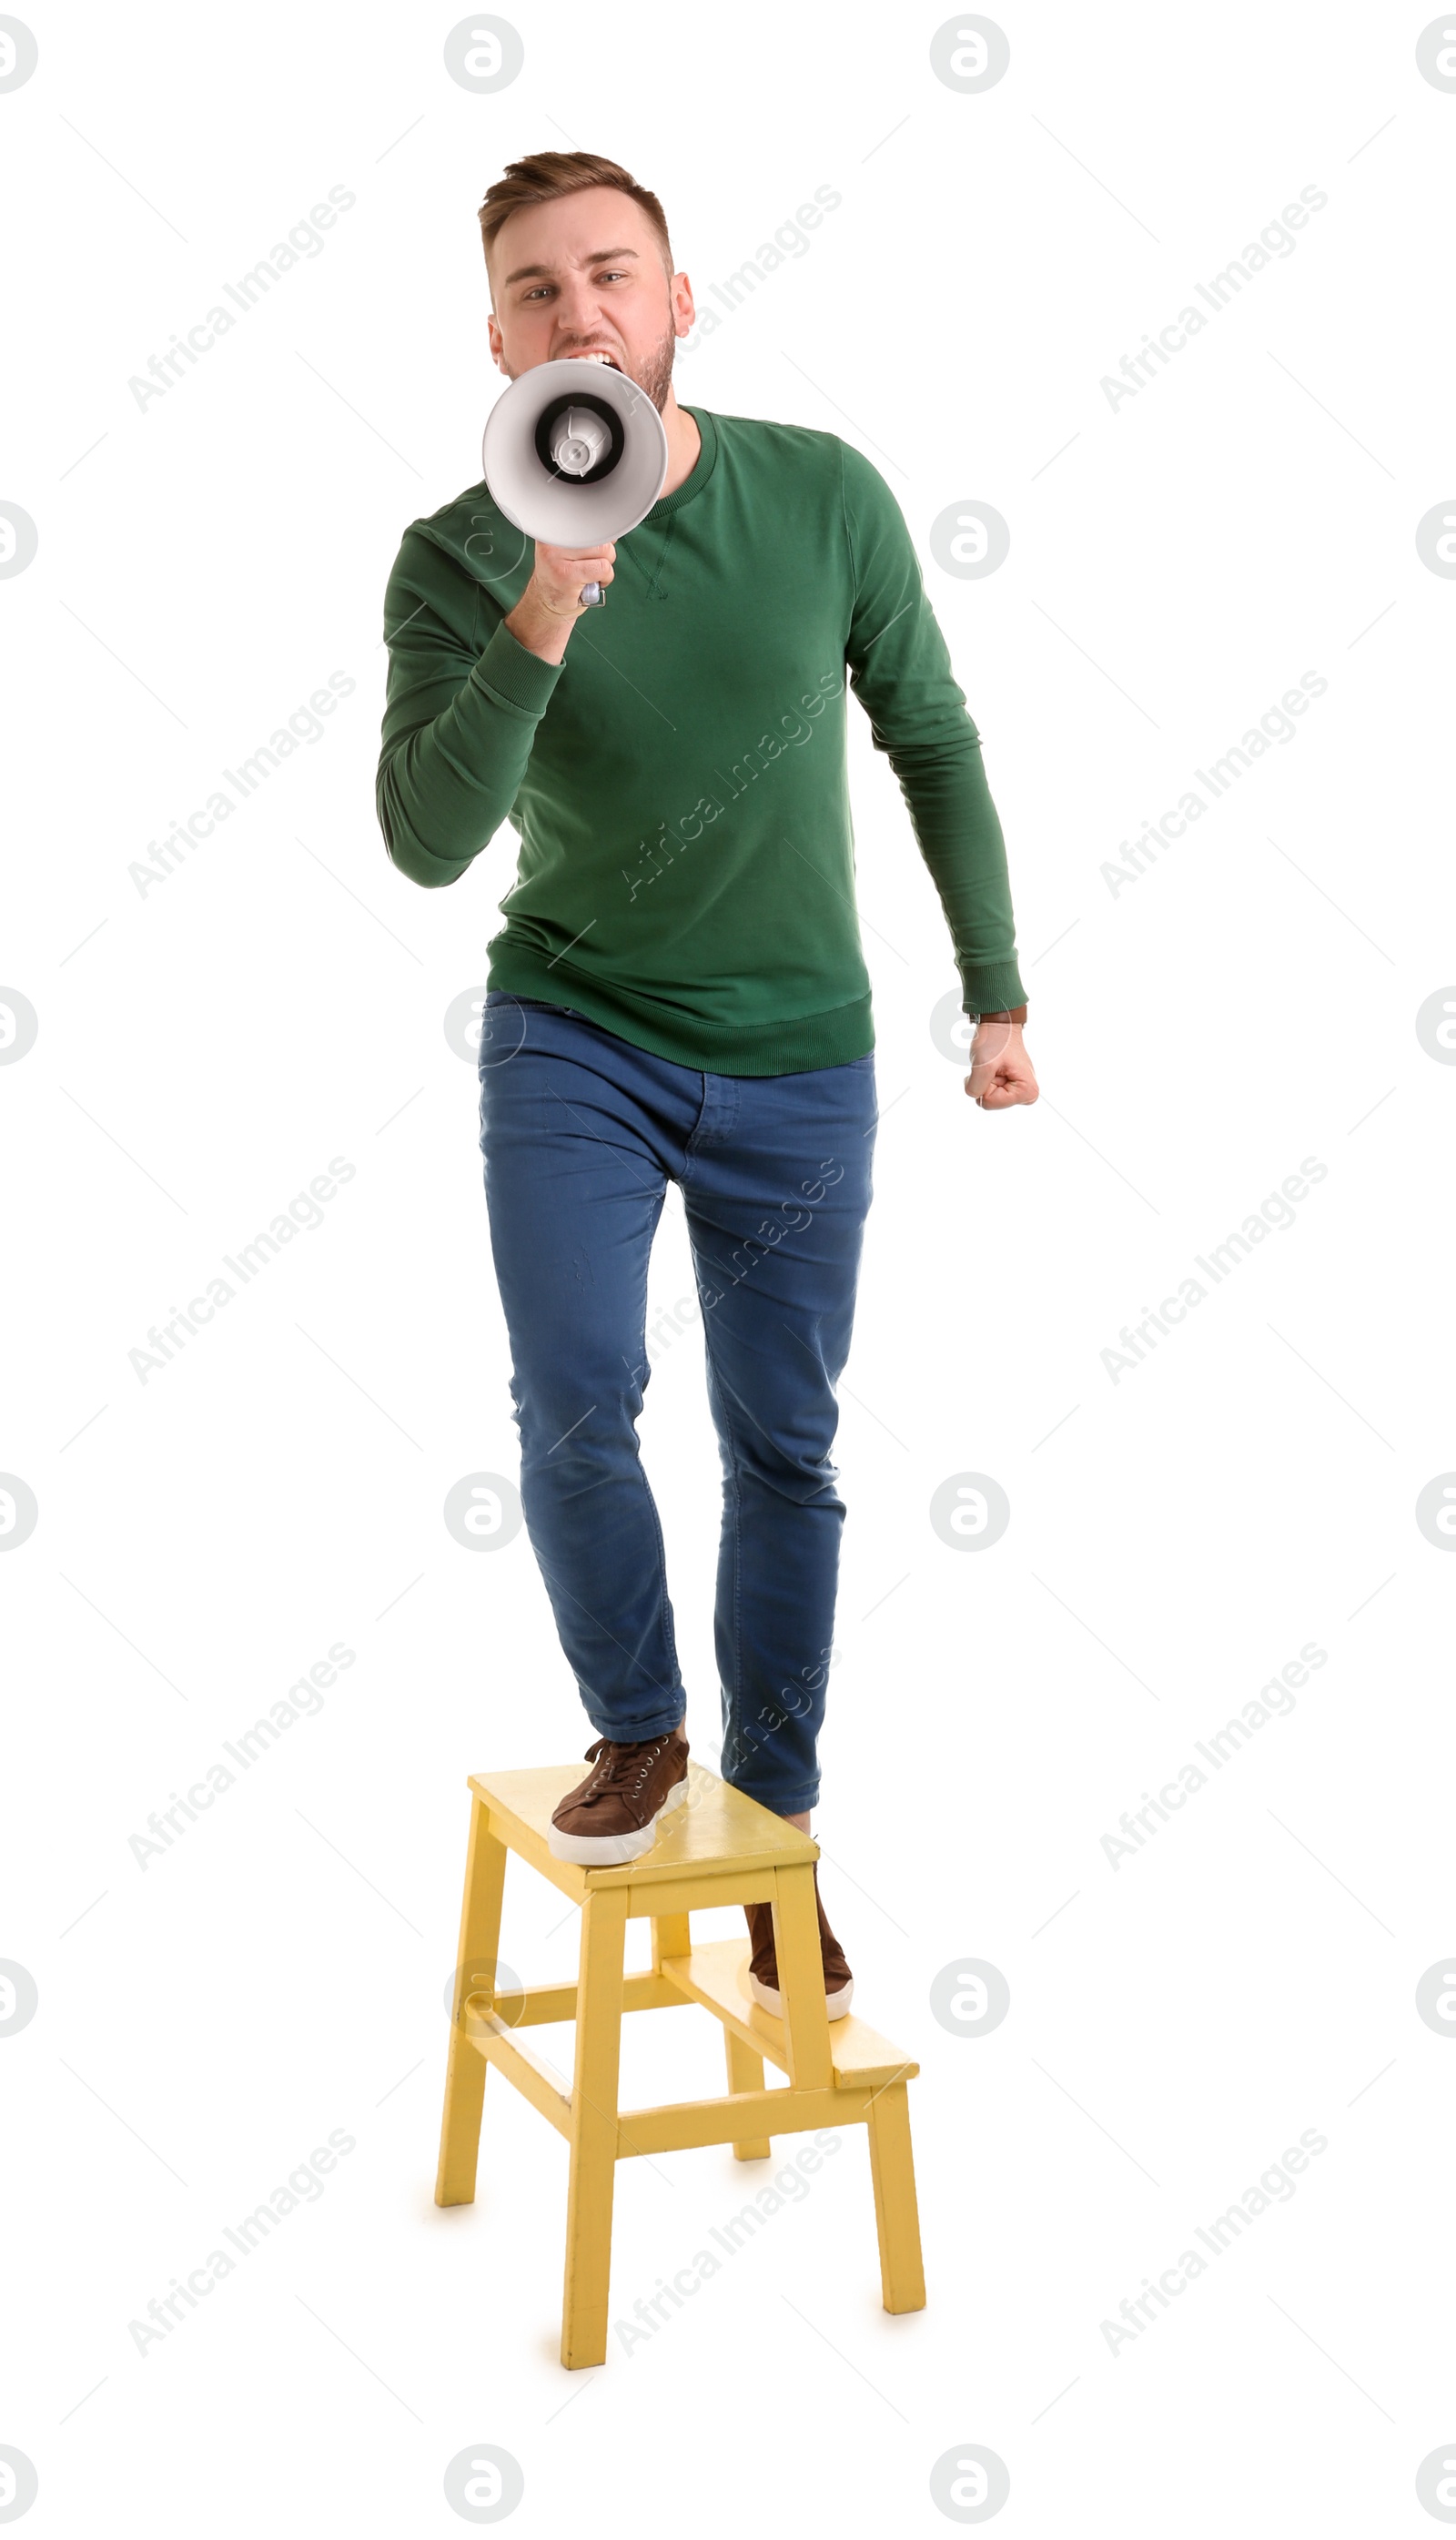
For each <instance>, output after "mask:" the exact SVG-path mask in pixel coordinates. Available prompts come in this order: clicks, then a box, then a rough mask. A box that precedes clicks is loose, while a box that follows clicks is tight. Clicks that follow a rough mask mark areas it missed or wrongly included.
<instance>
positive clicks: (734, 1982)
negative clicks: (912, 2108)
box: [662, 1940, 920, 2090]
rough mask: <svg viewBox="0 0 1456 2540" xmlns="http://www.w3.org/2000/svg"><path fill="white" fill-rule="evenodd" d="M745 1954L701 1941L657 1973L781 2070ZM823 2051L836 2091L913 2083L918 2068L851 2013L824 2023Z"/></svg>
mask: <svg viewBox="0 0 1456 2540" xmlns="http://www.w3.org/2000/svg"><path fill="white" fill-rule="evenodd" d="M751 1956H752V1949H751V1947H750V1944H749V1942H748V1941H747V1940H704V1941H700V1942H699V1944H698V1946H697V1947H696V1948H694V1949H691V1950H689V1952H688V1954H687V1956H686V1957H681V1958H664V1959H663V1960H662V1973H663V1975H664V1976H666V1977H667V1978H668V1980H669V1982H671V1983H672V1984H674V1985H676V1987H677V1988H678V1991H679V1992H680V1993H681V1994H682V1995H683V1997H684V1999H685V2000H686V2001H688V2002H697V2003H701V2004H702V2006H703V2008H704V2010H705V2011H713V2012H714V2013H715V2014H716V2015H717V2017H718V2018H719V2019H721V2020H722V2021H723V2024H724V2026H725V2027H726V2028H728V2029H731V2031H732V2033H733V2035H734V2036H735V2037H737V2038H739V2039H741V2041H742V2043H743V2044H744V2045H745V2046H749V2047H751V2048H752V2049H753V2051H754V2053H755V2054H756V2055H762V2056H764V2057H765V2058H766V2060H767V2061H768V2062H769V2063H770V2064H774V2065H777V2067H778V2069H779V2071H780V2072H781V2073H787V2072H788V2070H789V2054H788V2044H787V2040H786V2037H785V2033H784V2022H783V2021H782V2019H775V2017H774V2015H773V2013H772V2011H764V2010H762V2009H761V2008H760V2006H759V2005H758V2004H757V2003H756V2002H755V2001H754V1999H753V1997H752V1995H751V1994H750V1992H749V1990H748V1961H749V1958H750V1957H751ZM829 2052H830V2055H831V2057H832V2058H833V2063H834V2086H835V2088H836V2089H837V2090H852V2089H871V2090H872V2089H878V2088H880V2087H881V2086H882V2085H883V2084H884V2083H886V2082H891V2081H914V2079H915V2077H916V2075H917V2074H918V2073H919V2071H920V2066H919V2065H918V2064H917V2063H915V2062H914V2060H913V2059H912V2058H911V2057H910V2056H908V2055H902V2054H901V2053H900V2050H899V2048H898V2047H897V2046H892V2045H891V2044H890V2041H889V2039H888V2038H887V2037H881V2036H880V2035H879V2033H878V2031H877V2030H876V2029H873V2028H871V2027H870V2026H869V2023H868V2021H867V2020H864V2019H857V2018H856V2016H855V2014H854V2012H853V2011H847V2012H846V2013H845V2016H844V2018H843V2019H832V2020H831V2021H830V2023H829Z"/></svg>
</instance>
